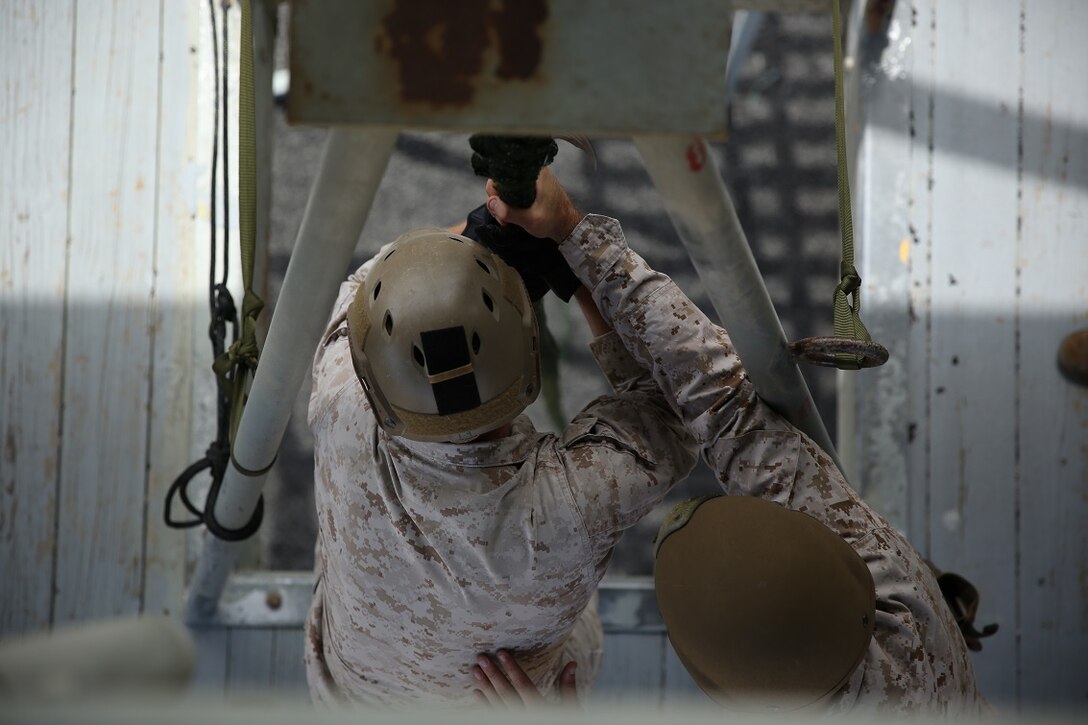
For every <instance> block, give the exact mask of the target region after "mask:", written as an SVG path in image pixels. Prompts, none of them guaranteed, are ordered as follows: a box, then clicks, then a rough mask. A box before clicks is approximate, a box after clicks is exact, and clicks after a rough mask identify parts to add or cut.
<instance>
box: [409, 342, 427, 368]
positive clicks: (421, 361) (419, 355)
mask: <svg viewBox="0 0 1088 725" xmlns="http://www.w3.org/2000/svg"><path fill="white" fill-rule="evenodd" d="M412 357H413V358H415V361H416V364H417V365H419V366H420V367H421V368H425V367H427V358H425V357H423V351H422V350H420V349H419V347H417V346H416V345H412Z"/></svg>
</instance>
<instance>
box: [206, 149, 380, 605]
mask: <svg viewBox="0 0 1088 725" xmlns="http://www.w3.org/2000/svg"><path fill="white" fill-rule="evenodd" d="M396 138H397V132H396V131H388V130H383V131H359V130H347V129H333V130H331V131H330V132H329V135H328V139H327V140H326V142H325V150H324V153H323V155H322V158H321V168H320V170H319V171H318V175H317V179H316V180H315V181H314V185H313V188H312V189H311V191H310V199H309V202H308V204H307V206H306V213H305V215H304V217H303V219H302V225H301V227H300V229H299V233H298V240H297V241H296V242H295V249H294V253H293V254H292V255H291V261H290V263H289V265H288V267H287V274H286V276H285V277H284V280H283V289H282V290H281V292H280V296H279V301H278V303H277V305H276V310H275V313H274V314H273V316H272V323H271V326H270V328H269V331H268V339H267V340H266V342H265V345H264V349H263V350H262V352H261V362H260V365H259V366H258V368H257V374H256V376H255V377H254V380H253V386H252V388H251V390H250V393H249V403H248V404H247V406H246V409H245V413H244V414H243V415H242V420H241V422H240V423H239V425H238V432H237V434H236V436H235V440H234V458H235V460H237V462H238V464H239V465H241V466H243V467H244V468H247V469H249V470H251V471H259V470H263V469H265V468H266V467H267V466H269V465H270V464H271V463H272V462H273V460H274V459H275V457H276V452H277V451H278V450H279V447H280V443H281V441H282V440H283V434H284V431H285V430H286V428H287V422H288V420H289V418H290V416H291V407H292V405H293V404H294V401H295V396H296V395H297V394H298V389H299V386H300V385H301V384H302V380H303V376H304V375H305V374H306V370H307V368H308V367H309V364H310V361H311V359H312V358H313V351H314V349H316V347H317V343H318V339H319V338H320V336H321V331H322V326H323V325H324V323H325V322H326V320H327V319H328V316H329V312H330V310H331V309H332V305H333V302H334V301H335V299H336V293H337V290H338V288H339V283H340V282H341V281H342V279H343V277H344V275H345V273H346V271H347V267H348V264H349V263H350V261H351V255H352V252H353V251H354V250H355V244H356V242H357V241H358V239H359V233H360V232H361V231H362V228H363V224H364V222H365V221H366V217H367V213H368V212H369V210H370V205H371V203H372V202H373V200H374V194H375V192H376V191H377V189H378V185H379V183H380V182H381V179H382V175H383V174H384V173H385V167H386V165H387V164H388V162H389V157H390V155H391V154H392V151H393V144H394V142H395V141H396ZM265 477H266V476H265V475H259V476H252V477H251V476H246V475H244V474H243V473H241V472H239V471H238V470H237V468H235V466H234V465H231V466H230V467H229V468H228V469H227V473H226V476H225V477H224V479H223V486H222V490H221V492H220V495H219V500H218V502H217V505H216V507H215V515H216V518H217V519H218V520H219V522H220V523H221V524H223V525H224V526H226V527H228V528H240V527H242V526H244V525H245V524H246V522H247V521H248V520H249V518H250V516H251V515H252V513H253V510H254V508H255V507H256V505H257V501H258V499H259V498H260V495H261V489H262V488H263V486H264V480H265ZM237 550H238V544H237V543H231V542H226V541H222V540H220V539H217V538H214V537H209V538H208V540H207V543H206V544H205V546H204V551H203V553H202V555H201V559H200V563H199V565H198V566H197V570H196V574H195V575H194V578H193V582H192V585H191V587H190V591H189V600H188V604H187V611H186V618H187V619H188V621H190V622H201V621H206V620H208V619H209V618H210V617H211V616H212V615H213V614H214V613H215V609H216V606H217V603H218V601H219V595H220V594H221V593H222V591H223V586H224V585H225V583H226V580H227V577H228V576H229V574H230V571H231V569H232V568H233V566H234V562H235V559H236V557H237V553H238V552H237Z"/></svg>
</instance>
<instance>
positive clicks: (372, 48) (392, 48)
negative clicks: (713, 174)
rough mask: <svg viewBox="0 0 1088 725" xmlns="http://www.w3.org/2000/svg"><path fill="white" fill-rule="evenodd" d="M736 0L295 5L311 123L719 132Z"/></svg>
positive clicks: (294, 110)
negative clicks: (733, 10) (733, 2)
mask: <svg viewBox="0 0 1088 725" xmlns="http://www.w3.org/2000/svg"><path fill="white" fill-rule="evenodd" d="M731 17H732V10H731V3H729V2H728V1H723V0H671V1H669V2H658V1H656V0H655V1H653V2H642V1H641V0H293V2H292V3H291V57H290V63H291V89H290V93H289V97H288V117H289V119H290V120H291V122H292V123H300V124H318V125H332V124H361V125H369V126H392V127H398V128H417V129H448V130H473V131H483V130H486V131H497V132H520V133H528V132H539V133H545V134H549V135H556V134H559V133H584V134H597V135H628V134H645V133H698V134H704V135H718V134H721V133H724V131H725V124H726V98H725V67H726V59H727V56H728V51H729V38H730V29H731Z"/></svg>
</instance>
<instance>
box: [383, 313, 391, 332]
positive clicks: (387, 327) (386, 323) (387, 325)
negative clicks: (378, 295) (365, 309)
mask: <svg viewBox="0 0 1088 725" xmlns="http://www.w3.org/2000/svg"><path fill="white" fill-rule="evenodd" d="M382 324H383V325H384V326H385V334H386V335H392V334H393V315H392V314H391V313H390V312H389V311H388V310H386V312H385V321H384V322H383V323H382Z"/></svg>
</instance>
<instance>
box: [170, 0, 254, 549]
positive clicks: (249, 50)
mask: <svg viewBox="0 0 1088 725" xmlns="http://www.w3.org/2000/svg"><path fill="white" fill-rule="evenodd" d="M208 9H209V12H210V13H211V24H212V55H213V58H214V62H215V72H214V73H213V76H214V77H215V79H216V81H215V82H216V85H215V104H214V107H215V127H214V128H215V131H214V132H213V133H212V162H211V169H212V183H211V187H212V192H211V214H210V217H211V270H210V272H209V275H208V287H209V299H208V304H209V307H210V313H211V322H210V324H209V327H208V336H209V338H210V339H211V343H212V355H213V357H214V362H213V363H212V369H213V370H214V371H215V373H216V381H217V386H216V389H217V394H216V398H217V420H216V439H215V441H213V442H212V444H211V445H210V446H209V447H208V449H207V451H206V452H205V454H204V457H203V458H201V459H200V460H198V461H196V462H195V463H193V464H192V465H190V466H189V467H188V468H186V469H185V470H184V471H183V472H182V473H181V475H180V476H178V477H177V479H176V480H175V481H174V482H173V483H172V484H171V485H170V488H169V490H167V492H166V504H165V507H164V509H163V520H164V522H165V523H166V525H167V526H169V527H171V528H179V529H180V528H191V527H194V526H199V525H201V524H203V525H204V526H206V527H207V529H208V531H210V532H211V533H212V534H214V535H215V536H217V537H219V538H220V539H224V540H226V541H241V540H243V539H247V538H249V537H250V536H252V535H253V534H254V533H256V531H257V529H258V528H260V525H261V520H262V519H263V517H264V499H263V497H262V498H260V499H258V501H257V506H256V508H255V510H254V512H253V515H252V517H251V518H250V520H249V521H248V522H247V523H246V524H245V525H244V526H242V527H241V528H239V529H229V528H227V527H225V526H223V525H221V524H220V523H219V522H218V521H217V520H216V518H215V504H216V501H217V500H218V498H219V491H220V488H221V486H222V483H223V477H224V475H225V474H226V470H227V465H228V463H231V464H233V465H234V466H235V468H236V469H237V470H238V471H239V472H240V473H242V475H246V476H255V475H263V474H264V473H265V472H266V471H267V470H268V469H267V468H266V469H264V471H247V470H245V469H243V468H241V467H240V466H238V464H237V463H236V462H235V461H234V457H233V454H232V452H231V447H232V441H233V440H234V434H235V433H236V432H237V429H238V422H239V421H240V420H241V417H242V410H243V408H244V406H245V398H246V388H247V384H248V381H249V376H250V375H251V374H252V373H253V371H254V370H256V367H257V359H258V357H259V354H260V353H259V350H258V348H257V338H256V321H257V316H258V315H259V314H260V312H261V308H262V307H263V306H264V302H263V301H262V300H261V298H260V297H258V296H257V294H256V293H254V291H253V263H254V257H255V247H256V219H257V204H256V131H255V125H256V124H255V120H254V107H253V106H254V103H253V85H254V84H253V28H252V20H251V8H250V0H243V2H242V28H241V34H242V35H241V40H242V47H241V69H240V74H239V75H240V78H239V107H238V146H239V149H238V151H239V153H238V176H239V179H238V198H239V226H240V228H241V240H240V246H241V257H242V281H243V285H244V287H245V295H244V297H243V298H242V327H241V335H239V327H238V316H237V312H236V310H235V307H234V299H233V298H232V297H231V294H230V291H229V290H228V289H227V275H228V271H229V266H228V265H229V252H230V244H229V241H230V236H229V219H230V214H229V211H228V210H229V208H230V207H229V199H230V183H229V182H230V179H229V176H228V164H227V159H228V155H227V154H228V149H229V144H228V134H227V128H226V119H227V110H228V107H227V95H228V94H227V92H226V89H227V67H228V65H229V64H228V58H229V55H228V48H227V38H228V27H227V17H228V16H227V13H226V10H227V3H225V2H224V5H223V10H224V12H223V46H222V50H223V93H222V107H223V149H222V153H223V171H222V175H223V208H224V212H225V216H226V219H227V224H225V225H224V232H223V237H224V239H223V277H222V281H221V282H218V283H216V281H215V257H216V235H217V226H216V206H215V196H216V194H215V184H216V162H217V158H218V155H219V149H218V145H217V137H218V132H219V105H220V90H219V70H220V68H219V46H218V44H217V42H216V21H215V3H214V0H208ZM228 322H229V323H231V327H232V332H233V336H232V338H233V342H232V343H231V345H230V347H229V348H227V349H226V350H224V349H223V348H224V344H225V339H226V326H227V323H228ZM204 471H209V472H210V474H211V477H212V483H211V486H210V488H209V489H208V495H207V497H206V499H205V501H204V508H203V510H201V509H200V507H198V506H196V504H194V503H193V501H192V499H191V497H190V496H189V490H188V489H189V485H190V483H191V482H192V481H193V479H194V478H195V477H196V476H197V475H198V474H200V473H202V472H204ZM175 496H177V497H178V498H179V499H180V500H181V502H182V505H183V506H184V507H185V509H186V510H187V511H188V512H189V514H190V518H188V519H175V518H173V516H172V515H171V510H172V508H173V499H174V497H175Z"/></svg>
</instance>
